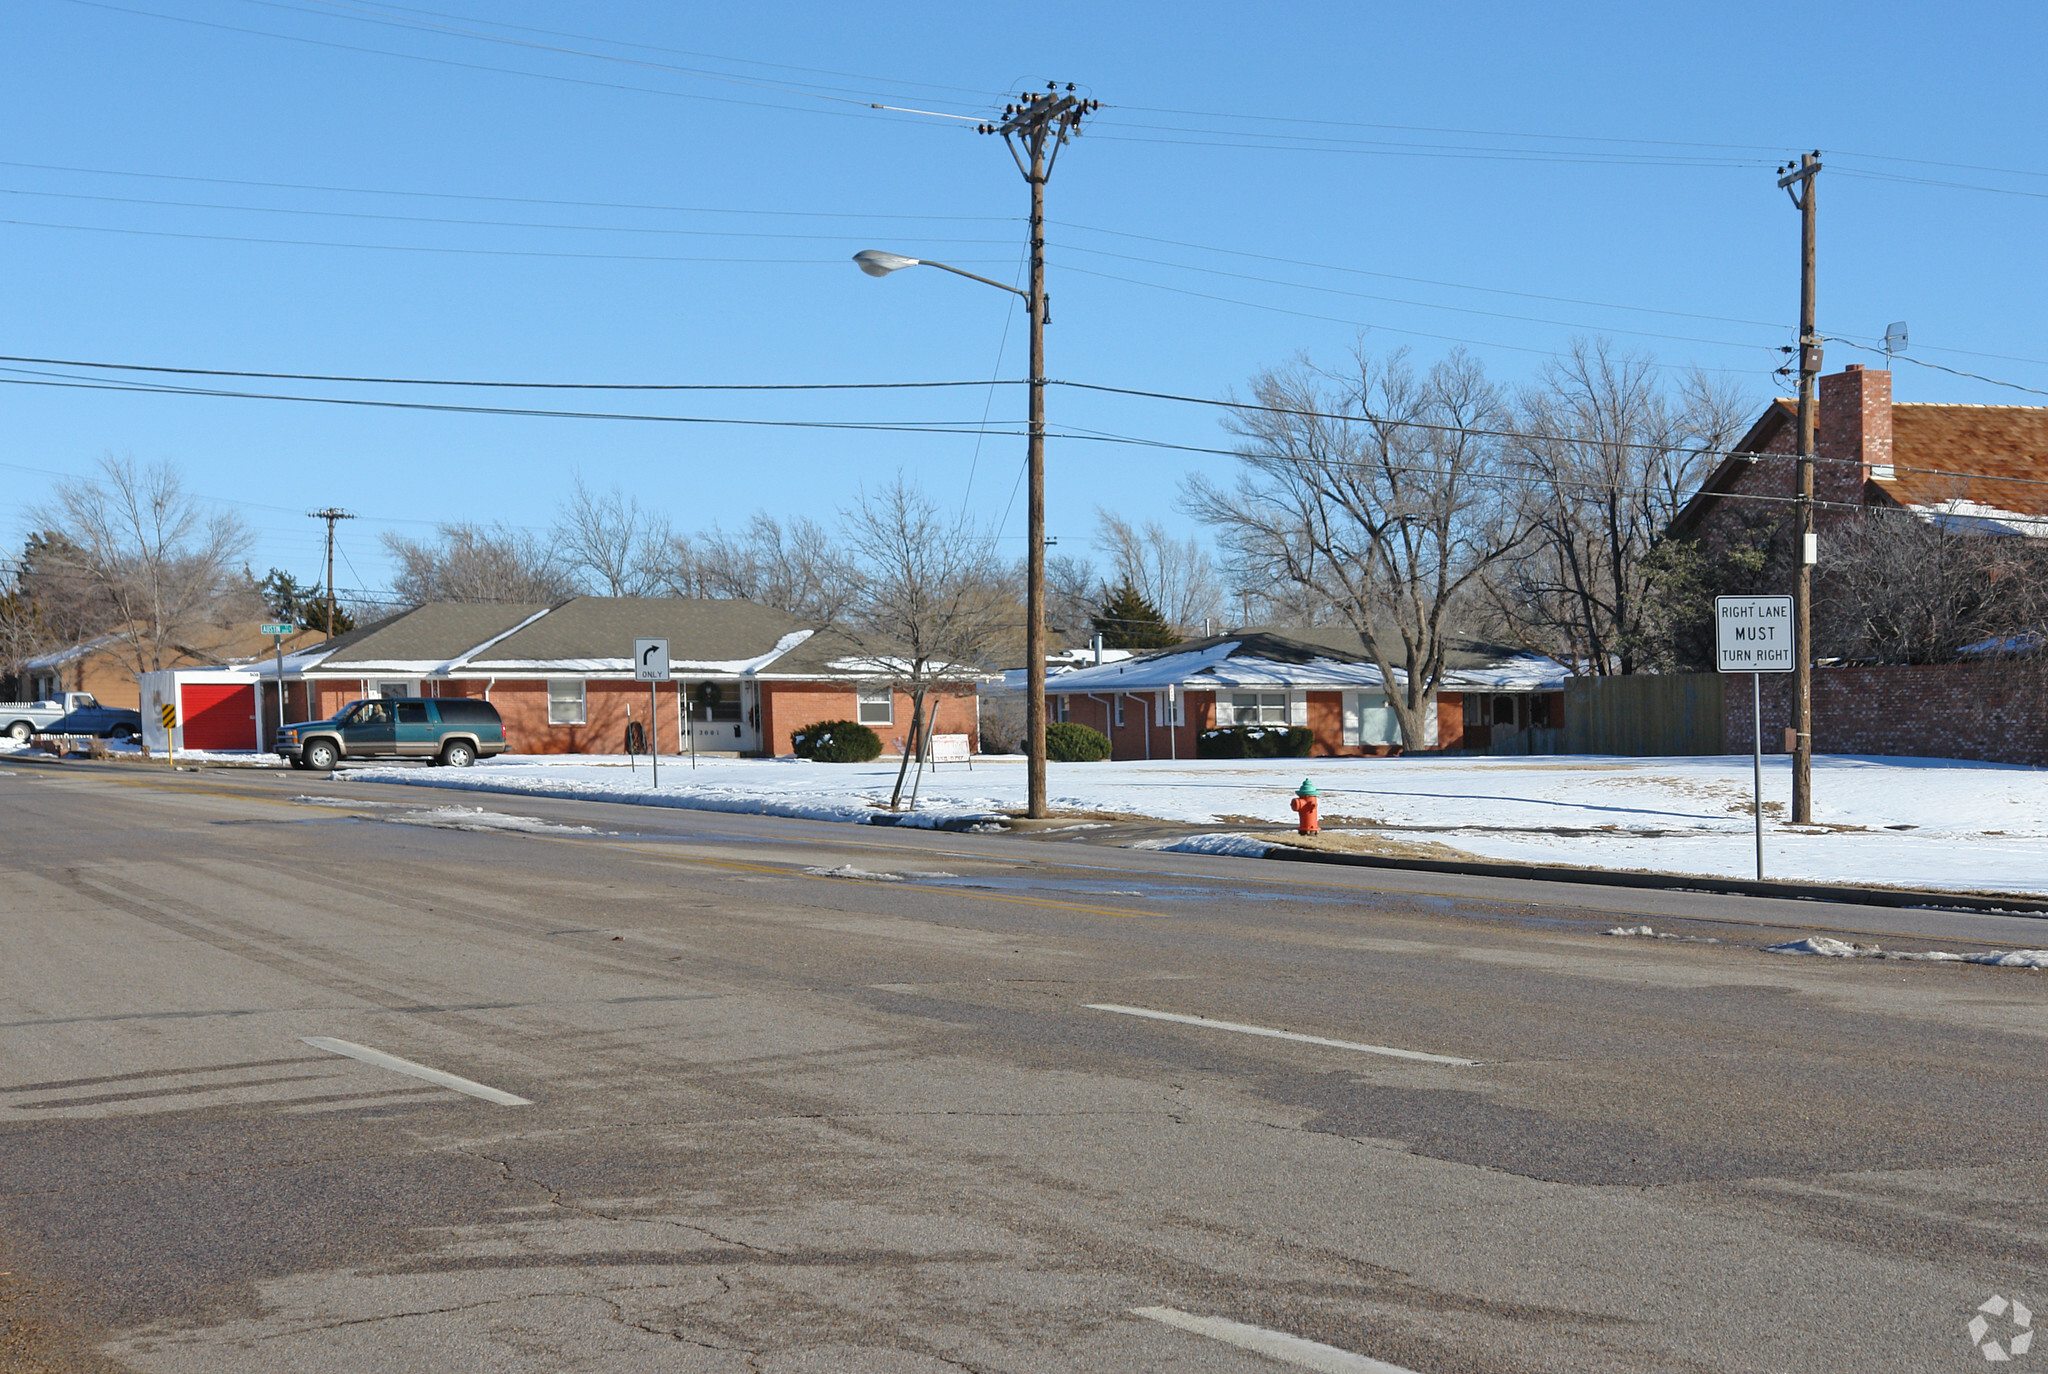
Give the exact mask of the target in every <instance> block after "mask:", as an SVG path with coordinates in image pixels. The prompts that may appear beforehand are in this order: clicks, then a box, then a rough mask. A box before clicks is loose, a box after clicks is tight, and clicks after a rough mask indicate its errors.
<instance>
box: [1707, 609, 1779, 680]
mask: <svg viewBox="0 0 2048 1374" xmlns="http://www.w3.org/2000/svg"><path fill="white" fill-rule="evenodd" d="M1714 647H1715V649H1716V650H1717V651H1718V653H1717V655H1716V657H1717V659H1718V662H1717V663H1716V664H1715V666H1716V667H1718V668H1719V669H1720V670H1721V671H1722V672H1724V673H1789V672H1791V671H1792V598H1791V597H1789V596H1717V597H1715V598H1714Z"/></svg>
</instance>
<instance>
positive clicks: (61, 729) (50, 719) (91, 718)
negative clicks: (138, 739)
mask: <svg viewBox="0 0 2048 1374" xmlns="http://www.w3.org/2000/svg"><path fill="white" fill-rule="evenodd" d="M46 731H47V732H50V733H53V734H63V735H106V736H110V737H111V738H113V739H130V738H133V737H134V736H137V735H140V734H141V733H142V713H141V712H139V711H131V710H129V709H127V708H126V707H123V706H102V705H100V704H99V702H98V701H97V700H96V699H94V697H93V694H92V693H91V692H63V693H60V694H59V695H58V696H57V697H56V698H55V699H53V700H50V701H0V738H5V739H11V740H13V741H14V742H15V743H17V744H26V743H28V741H29V737H30V736H31V735H40V734H43V733H44V732H46Z"/></svg>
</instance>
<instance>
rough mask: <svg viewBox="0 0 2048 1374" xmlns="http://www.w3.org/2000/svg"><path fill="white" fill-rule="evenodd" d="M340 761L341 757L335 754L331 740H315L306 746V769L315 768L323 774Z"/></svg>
mask: <svg viewBox="0 0 2048 1374" xmlns="http://www.w3.org/2000/svg"><path fill="white" fill-rule="evenodd" d="M340 761H341V755H340V754H339V753H337V752H336V750H335V748H334V744H333V742H332V741H331V740H324V739H316V740H314V741H313V742H312V743H311V744H309V745H307V746H306V767H308V768H317V769H319V770H320V771H321V772H323V773H324V772H326V771H327V770H328V769H330V768H332V767H334V765H335V764H336V763H338V762H340Z"/></svg>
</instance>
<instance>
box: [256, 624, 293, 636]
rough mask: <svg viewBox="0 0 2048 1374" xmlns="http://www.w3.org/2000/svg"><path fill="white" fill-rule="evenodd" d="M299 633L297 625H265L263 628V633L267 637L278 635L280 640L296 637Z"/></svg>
mask: <svg viewBox="0 0 2048 1374" xmlns="http://www.w3.org/2000/svg"><path fill="white" fill-rule="evenodd" d="M298 632H299V627H298V626H296V625H265V626H264V627H263V633H265V634H267V635H276V636H277V637H278V638H280V639H282V638H284V636H286V635H295V634H297V633H298Z"/></svg>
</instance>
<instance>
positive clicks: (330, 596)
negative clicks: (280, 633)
mask: <svg viewBox="0 0 2048 1374" xmlns="http://www.w3.org/2000/svg"><path fill="white" fill-rule="evenodd" d="M306 518H307V519H308V520H325V521H326V522H327V638H328V639H333V638H334V522H335V521H337V520H353V519H355V517H354V516H353V515H350V514H349V513H348V512H347V511H345V510H342V509H341V508H340V507H339V506H329V507H328V508H327V509H326V510H309V511H307V512H306ZM322 642H323V643H324V642H325V641H322Z"/></svg>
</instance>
